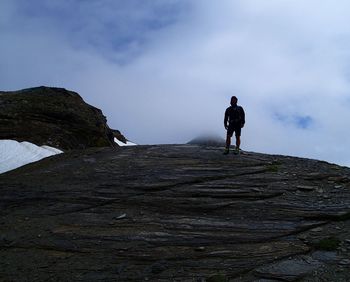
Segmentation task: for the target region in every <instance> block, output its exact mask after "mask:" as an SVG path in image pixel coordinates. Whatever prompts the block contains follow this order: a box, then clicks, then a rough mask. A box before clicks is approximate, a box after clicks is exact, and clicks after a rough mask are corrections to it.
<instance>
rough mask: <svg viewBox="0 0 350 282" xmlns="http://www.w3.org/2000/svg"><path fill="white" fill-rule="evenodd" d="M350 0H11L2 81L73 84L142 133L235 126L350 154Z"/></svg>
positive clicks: (124, 127)
mask: <svg viewBox="0 0 350 282" xmlns="http://www.w3.org/2000/svg"><path fill="white" fill-rule="evenodd" d="M349 14H350V2H349V1H346V0H337V1H331V0H322V1H321V0H308V1H304V0H219V1H212V0H127V1H126V0H84V1H83V0H80V1H78V0H33V1H27V0H1V1H0V34H1V44H0V89H1V90H17V89H22V88H28V87H33V86H40V85H46V86H56V87H64V88H67V89H69V90H73V91H76V92H78V93H79V94H80V95H81V96H83V98H84V99H85V101H87V102H88V103H90V104H92V105H95V106H97V107H98V108H101V109H102V110H103V112H104V114H105V115H106V116H107V119H108V123H109V125H110V127H112V128H116V129H119V130H121V131H122V132H123V133H124V134H125V135H126V136H127V137H128V138H129V139H130V140H132V141H134V142H136V143H139V144H159V143H184V142H187V141H189V140H190V139H192V138H193V137H195V136H197V135H198V134H202V133H212V134H217V135H221V136H222V137H225V130H224V127H223V114H224V111H225V109H226V107H228V106H229V100H230V97H231V96H232V95H236V96H237V97H238V99H239V101H238V102H239V104H240V105H242V106H243V107H244V109H245V111H246V115H247V121H246V126H245V128H244V130H243V132H242V149H244V150H251V151H259V152H264V153H277V154H288V155H294V156H302V157H309V158H317V159H322V160H327V161H330V162H335V163H338V164H343V165H348V166H350V148H349V144H350V133H349V129H348V128H349V127H348V126H347V125H348V122H349V120H350V83H349V79H350V60H349V59H350V22H349V20H348V18H349Z"/></svg>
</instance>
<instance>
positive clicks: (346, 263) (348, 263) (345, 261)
mask: <svg viewBox="0 0 350 282" xmlns="http://www.w3.org/2000/svg"><path fill="white" fill-rule="evenodd" d="M339 265H350V259H342V260H341V261H339Z"/></svg>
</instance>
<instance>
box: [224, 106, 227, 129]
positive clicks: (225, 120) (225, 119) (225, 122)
mask: <svg viewBox="0 0 350 282" xmlns="http://www.w3.org/2000/svg"><path fill="white" fill-rule="evenodd" d="M227 121H228V109H226V111H225V118H224V127H225V129H227V128H228V125H227Z"/></svg>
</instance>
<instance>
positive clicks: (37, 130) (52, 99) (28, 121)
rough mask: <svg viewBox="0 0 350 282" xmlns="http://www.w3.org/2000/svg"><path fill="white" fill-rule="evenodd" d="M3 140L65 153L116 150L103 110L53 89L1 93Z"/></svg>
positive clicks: (0, 135)
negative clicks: (90, 148)
mask: <svg viewBox="0 0 350 282" xmlns="http://www.w3.org/2000/svg"><path fill="white" fill-rule="evenodd" d="M0 139H12V140H17V141H29V142H32V143H34V144H36V145H39V146H41V145H49V146H52V147H56V148H59V149H63V150H67V149H84V148H87V147H105V146H115V143H114V142H113V133H112V131H111V130H110V129H109V127H108V125H107V120H106V117H105V116H104V115H103V114H102V111H101V110H100V109H97V108H95V107H93V106H91V105H89V104H87V103H85V102H84V100H83V99H82V98H81V97H80V96H79V95H78V94H77V93H75V92H72V91H68V90H66V89H63V88H53V87H36V88H29V89H24V90H20V91H12V92H0Z"/></svg>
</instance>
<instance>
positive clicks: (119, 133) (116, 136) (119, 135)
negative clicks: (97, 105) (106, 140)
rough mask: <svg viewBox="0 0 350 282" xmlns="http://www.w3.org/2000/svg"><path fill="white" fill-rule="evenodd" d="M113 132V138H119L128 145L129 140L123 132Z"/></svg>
mask: <svg viewBox="0 0 350 282" xmlns="http://www.w3.org/2000/svg"><path fill="white" fill-rule="evenodd" d="M112 132H113V137H115V138H117V139H118V140H119V141H121V142H123V143H125V144H126V142H127V141H128V140H127V139H126V138H125V136H124V135H123V134H121V132H120V131H119V130H116V129H112Z"/></svg>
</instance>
